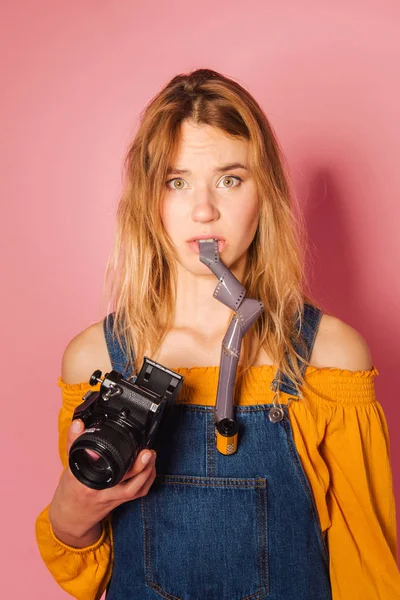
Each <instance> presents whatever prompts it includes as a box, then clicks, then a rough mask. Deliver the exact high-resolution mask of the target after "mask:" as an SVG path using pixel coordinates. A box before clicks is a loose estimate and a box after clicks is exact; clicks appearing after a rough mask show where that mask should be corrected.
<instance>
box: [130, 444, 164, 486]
mask: <svg viewBox="0 0 400 600" xmlns="http://www.w3.org/2000/svg"><path fill="white" fill-rule="evenodd" d="M156 456H157V455H156V453H155V452H154V450H149V449H145V450H142V451H141V452H139V454H138V455H137V457H136V459H135V460H134V462H133V463H132V465H131V466H130V468H129V469H128V470H127V472H126V473H125V475H124V476H123V478H122V479H121V481H126V480H127V479H130V478H131V477H134V476H135V475H139V473H141V472H142V471H143V470H144V469H145V468H146V465H148V464H149V463H150V461H151V459H152V458H153V459H154V461H155V460H156Z"/></svg>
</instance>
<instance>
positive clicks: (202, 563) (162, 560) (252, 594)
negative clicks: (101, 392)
mask: <svg viewBox="0 0 400 600" xmlns="http://www.w3.org/2000/svg"><path fill="white" fill-rule="evenodd" d="M321 316H322V315H321V312H320V311H319V310H318V309H316V308H314V307H312V306H311V305H308V304H306V305H305V310H304V318H303V320H302V323H303V325H302V331H301V334H302V336H303V338H304V340H305V342H306V346H307V352H308V356H307V358H309V356H310V355H311V350H312V347H313V344H314V340H315V336H316V333H317V330H318V326H319V323H320V319H321ZM112 325H113V315H112V314H111V315H108V317H106V319H105V320H104V331H105V336H106V341H107V346H108V350H109V354H110V359H111V363H112V366H113V368H114V369H116V370H118V371H120V372H121V373H123V374H124V376H125V377H127V376H129V375H130V373H129V372H128V371H126V370H125V360H126V359H125V354H124V345H123V347H122V348H121V347H120V346H119V345H118V342H117V341H116V339H115V338H113V337H112V335H111V330H112ZM296 349H297V351H298V352H299V354H300V355H301V356H303V357H304V351H303V353H301V352H300V348H299V346H297V347H296ZM301 364H302V368H303V372H304V370H305V365H304V363H303V362H302V363H301ZM279 377H280V380H281V382H280V385H279V383H278V378H279ZM183 385H185V384H183ZM277 385H279V388H280V390H282V391H284V392H286V393H288V394H291V395H293V397H294V398H293V400H296V398H295V396H296V395H298V394H297V393H296V390H295V389H294V388H293V387H292V385H291V383H290V381H289V380H288V379H287V377H286V376H284V375H283V374H282V373H279V371H278V372H277V375H276V378H275V379H274V381H273V382H272V383H271V389H276V386H277ZM297 400H298V398H297ZM281 407H282V412H280V410H279V408H278V412H276V410H277V409H276V408H273V405H272V404H257V405H251V406H237V407H235V414H236V419H237V421H238V423H239V443H238V449H237V452H236V453H235V454H232V455H230V456H224V455H222V454H220V453H219V452H218V451H217V450H216V445H215V435H214V425H213V407H209V406H201V405H189V404H177V405H174V406H172V407H170V408H166V410H165V411H164V415H163V420H162V422H161V425H160V428H159V430H158V432H157V438H156V444H155V446H154V449H155V450H156V452H157V463H156V470H157V477H156V480H155V482H154V484H153V485H152V487H151V489H150V491H149V493H148V494H147V496H146V497H144V498H141V499H137V500H133V501H131V502H126V503H125V504H122V505H120V506H119V507H117V508H116V509H115V510H114V511H113V514H112V527H113V535H114V566H113V572H112V578H111V581H110V584H109V587H108V592H107V600H159V599H160V598H166V599H168V600H261V599H263V598H268V600H331V598H332V596H331V588H330V579H329V556H328V549H327V546H326V544H325V539H324V536H323V534H322V531H321V527H320V522H319V517H318V513H317V510H316V506H315V503H314V499H313V495H312V492H311V488H310V485H309V483H308V480H307V478H306V475H305V472H304V470H303V467H302V465H301V462H300V459H299V455H298V453H297V450H296V447H295V445H294V441H293V437H292V429H291V424H290V418H289V407H288V405H284V404H282V405H281ZM274 411H275V412H274Z"/></svg>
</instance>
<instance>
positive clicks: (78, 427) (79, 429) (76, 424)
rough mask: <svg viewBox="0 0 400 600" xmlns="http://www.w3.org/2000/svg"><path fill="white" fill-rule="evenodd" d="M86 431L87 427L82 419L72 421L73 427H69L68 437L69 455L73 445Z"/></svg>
mask: <svg viewBox="0 0 400 600" xmlns="http://www.w3.org/2000/svg"><path fill="white" fill-rule="evenodd" d="M84 429H85V425H84V423H83V421H82V420H81V419H74V420H73V421H72V423H71V425H70V426H69V429H68V436H67V453H68V454H69V451H70V449H71V446H72V444H73V443H74V441H75V440H76V438H77V437H79V436H80V435H81V433H83V431H84Z"/></svg>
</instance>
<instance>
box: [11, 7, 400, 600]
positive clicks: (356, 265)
mask: <svg viewBox="0 0 400 600" xmlns="http://www.w3.org/2000/svg"><path fill="white" fill-rule="evenodd" d="M328 4H330V6H327V5H328ZM1 12H2V13H3V14H2V15H0V16H1V18H0V22H1V29H2V31H1V32H0V40H1V44H2V49H1V50H2V51H1V63H2V73H1V74H2V77H1V83H2V85H1V87H2V93H1V102H2V109H1V120H2V122H1V131H2V139H3V141H4V144H3V147H2V150H1V164H2V176H1V185H2V190H1V199H2V204H3V208H2V217H3V218H2V235H1V243H2V247H3V250H2V252H1V260H2V263H3V264H2V266H3V270H2V282H3V291H2V294H1V301H2V317H3V320H2V338H3V340H4V345H3V353H4V356H3V360H2V364H3V365H5V370H4V373H3V376H2V392H3V393H2V399H3V402H2V405H3V406H2V409H3V410H2V417H1V428H2V432H1V436H0V440H1V457H2V461H1V462H2V494H1V499H2V508H3V526H2V538H3V539H2V543H1V552H2V554H3V556H2V557H0V558H1V562H0V564H1V565H2V596H3V597H7V598H13V599H14V598H16V599H20V598H21V599H22V598H40V599H41V600H47V599H51V600H56V599H58V598H65V597H66V595H65V594H64V593H63V592H62V591H61V590H60V589H59V588H58V586H57V585H56V584H55V583H54V582H53V580H52V578H51V576H50V575H49V574H48V572H47V570H46V568H45V567H44V565H43V564H42V562H41V559H40V557H39V554H38V551H37V548H36V544H35V540H34V529H33V528H34V520H35V517H36V515H37V514H38V513H39V512H40V510H41V509H42V508H43V507H44V506H45V505H46V504H47V503H48V501H49V500H50V499H51V496H52V493H53V490H54V488H55V485H56V482H57V478H58V475H59V472H60V464H59V460H58V456H57V430H56V419H57V413H58V409H59V405H60V392H59V389H58V388H57V387H56V380H57V377H58V376H59V373H60V360H61V356H62V353H63V350H64V348H65V346H66V344H67V342H68V341H69V340H70V339H71V337H73V336H74V335H75V334H76V333H78V332H79V331H80V330H82V329H83V328H85V327H86V326H88V325H89V324H90V323H92V322H94V321H97V320H99V319H100V318H101V317H102V316H103V313H102V311H101V307H100V296H101V289H102V281H103V274H104V267H105V262H106V257H107V255H108V251H109V248H110V243H111V239H112V232H113V227H114V213H115V208H116V202H117V199H118V195H119V191H120V184H121V167H122V160H123V156H124V152H125V149H126V146H127V143H128V140H129V139H130V137H131V134H132V133H133V131H134V130H135V127H136V124H137V119H138V116H139V113H140V111H141V110H142V109H143V108H144V106H145V104H146V103H147V102H148V101H149V100H150V98H151V97H152V96H153V95H154V94H156V93H157V92H158V91H159V89H160V88H161V87H162V86H163V85H164V84H165V83H167V81H168V80H169V79H170V78H171V77H172V76H173V75H175V74H177V73H179V72H186V71H189V70H192V69H194V68H199V67H209V68H214V69H216V70H218V71H221V72H222V73H225V74H227V75H230V76H232V77H234V78H237V79H238V80H239V82H241V83H242V84H243V85H244V86H245V87H247V88H248V89H249V90H250V92H251V93H252V94H253V95H254V96H255V98H256V99H257V100H258V101H259V102H260V104H261V105H262V106H263V108H264V109H265V111H266V113H267V115H268V116H269V118H270V120H271V122H272V124H273V126H274V127H275V129H276V131H277V134H278V137H279V139H280V141H281V143H282V145H283V148H284V150H285V153H286V155H287V156H288V159H289V163H290V168H291V173H292V179H293V184H294V187H295V189H296V191H297V194H298V196H299V198H300V200H301V203H302V206H303V208H304V211H305V215H306V218H307V224H308V227H309V233H310V236H311V240H312V242H313V244H314V245H315V252H314V254H315V256H316V259H315V268H314V272H315V275H314V276H315V279H314V281H315V283H314V288H315V291H316V294H317V297H318V298H319V299H320V300H321V302H323V303H324V304H325V306H326V307H327V308H328V309H329V310H330V311H332V312H333V313H334V314H335V315H336V316H338V317H340V318H341V319H343V320H345V321H346V322H348V323H350V324H351V325H353V326H354V327H356V328H357V329H358V330H359V331H360V332H361V333H362V334H363V335H364V337H365V338H366V339H367V341H368V343H369V345H370V347H371V350H372V354H373V362H374V364H375V365H376V366H377V367H378V369H379V371H380V377H378V378H377V380H376V387H377V393H378V398H379V400H380V402H381V404H382V406H383V407H384V410H385V413H386V417H387V420H388V424H389V430H390V433H391V451H392V466H393V477H394V483H395V489H396V497H397V507H398V512H399V502H400V436H399V435H397V428H396V423H397V424H398V422H399V420H398V419H399V415H400V408H399V407H398V406H397V404H398V390H399V382H398V376H399V358H398V357H399V352H398V339H399V337H400V322H399V319H398V313H399V305H398V300H399V297H400V282H399V276H398V264H399V258H400V252H399V250H400V236H399V234H398V223H399V218H400V204H399V193H400V169H399V164H398V163H399V139H400V122H399V113H398V104H399V91H400V89H399V88H400V85H399V69H398V65H399V62H400V60H399V59H400V56H399V45H400V37H399V33H398V32H399V16H400V9H399V3H398V2H397V1H395V0H394V1H393V2H385V1H382V0H381V1H378V0H377V1H376V2H371V1H366V0H363V1H359V2H357V1H355V0H346V1H344V0H343V1H340V2H338V1H337V0H336V2H331V3H326V2H324V3H322V2H320V1H318V0H315V1H310V0H308V1H305V0H302V1H301V2H295V1H292V2H289V1H282V0H279V2H278V0H276V1H275V2H272V1H265V0H264V1H261V0H260V1H258V2H257V1H255V0H247V1H246V2H245V3H243V2H242V1H240V2H239V1H237V0H229V2H227V1H225V0H224V1H221V0H219V2H215V1H214V0H213V1H209V0H203V1H202V2H201V3H200V2H196V3H191V2H187V1H185V2H183V1H182V0H178V1H176V0H175V1H174V2H168V3H167V2H161V1H158V2H154V1H151V0H150V1H145V2H139V1H136V2H134V1H128V0H120V1H119V2H107V1H105V0H86V1H85V0H82V1H80V2H77V1H75V2H71V1H70V2H66V1H60V0H30V1H29V2H28V1H25V2H11V1H10V0H9V1H8V2H7V1H3V3H2V8H1ZM4 386H5V389H4ZM399 520H400V513H399Z"/></svg>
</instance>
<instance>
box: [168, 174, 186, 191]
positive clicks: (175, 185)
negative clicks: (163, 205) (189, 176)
mask: <svg viewBox="0 0 400 600" xmlns="http://www.w3.org/2000/svg"><path fill="white" fill-rule="evenodd" d="M183 183H184V180H183V179H179V177H176V178H175V179H170V180H169V181H167V182H166V184H165V185H166V186H167V187H169V188H171V186H170V184H172V185H173V188H174V189H175V190H181V189H182V188H183Z"/></svg>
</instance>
